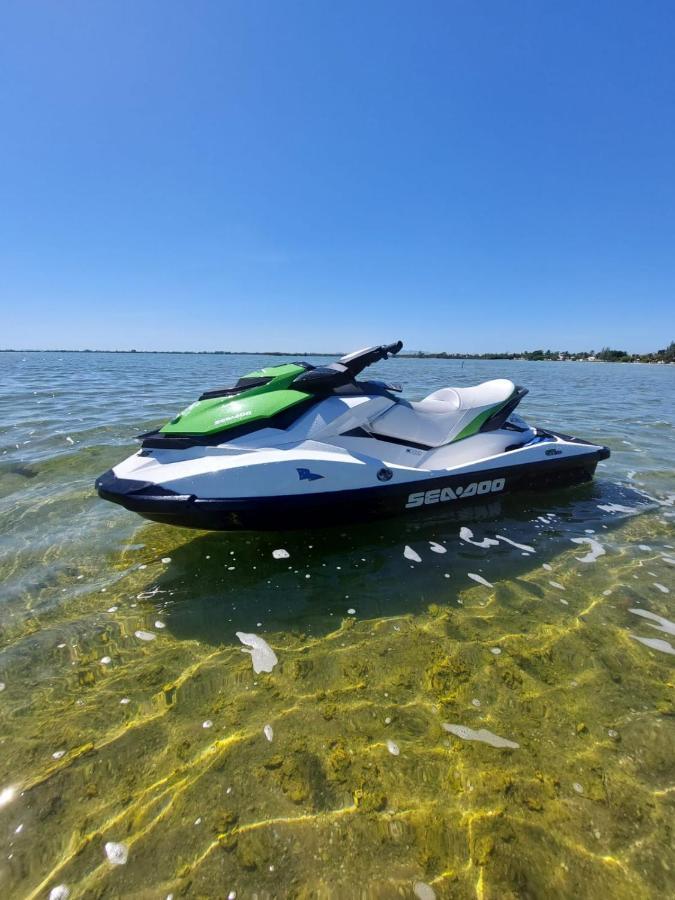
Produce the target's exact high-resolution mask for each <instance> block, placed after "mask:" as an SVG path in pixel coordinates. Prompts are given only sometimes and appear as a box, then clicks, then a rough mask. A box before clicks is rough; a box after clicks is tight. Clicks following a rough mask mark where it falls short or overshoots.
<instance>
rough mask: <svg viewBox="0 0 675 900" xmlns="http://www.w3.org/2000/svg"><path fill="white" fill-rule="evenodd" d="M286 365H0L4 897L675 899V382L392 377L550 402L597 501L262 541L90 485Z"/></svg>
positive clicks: (26, 358) (654, 374) (421, 364)
mask: <svg viewBox="0 0 675 900" xmlns="http://www.w3.org/2000/svg"><path fill="white" fill-rule="evenodd" d="M283 361H285V360H280V359H278V358H276V359H269V360H268V359H265V358H261V357H242V356H235V357H229V356H213V355H208V356H188V355H151V354H141V353H138V354H133V355H132V354H124V355H112V354H97V353H91V354H55V353H49V354H41V353H0V413H1V416H0V686H2V689H1V690H0V749H1V752H0V842H1V843H0V895H1V896H3V897H48V896H49V892H50V890H51V889H52V888H54V887H56V886H57V885H61V884H64V885H67V886H68V888H69V889H70V891H71V897H86V898H94V897H96V898H105V897H122V896H123V897H139V898H155V897H157V898H164V897H167V896H168V895H169V894H173V895H174V897H180V896H185V897H218V898H222V897H226V896H228V893H229V892H231V891H234V892H236V896H237V897H238V898H246V897H256V896H257V897H258V898H267V897H298V898H305V897H307V898H309V897H319V898H333V897H336V898H350V897H376V898H388V897H393V896H401V897H414V896H415V894H414V890H415V886H416V885H417V891H418V892H421V894H422V895H423V894H424V890H425V888H424V887H423V885H429V886H430V887H431V889H433V891H434V892H435V895H436V896H437V897H453V898H455V897H458V898H463V897H476V896H477V897H482V898H495V900H497V898H507V897H542V896H546V897H570V896H576V897H597V896H612V897H618V898H621V897H630V898H636V897H638V898H639V897H653V896H668V895H672V894H673V893H674V892H675V860H674V859H673V852H672V823H673V821H674V817H673V797H674V789H673V776H674V771H673V770H674V768H675V766H674V764H673V746H675V728H674V727H673V696H674V694H673V665H674V662H675V655H673V654H675V635H674V633H673V632H674V631H675V626H673V625H672V622H673V620H675V611H674V610H673V596H674V594H675V579H674V578H673V573H674V571H675V534H674V530H673V522H674V521H675V518H674V513H675V508H674V506H673V502H674V499H675V493H674V492H675V478H674V475H675V451H674V450H673V437H674V434H675V432H674V423H675V410H674V401H673V398H674V397H675V367H672V366H648V365H621V364H616V365H611V364H604V365H603V364H590V363H526V362H522V363H518V362H503V363H501V362H500V363H497V362H494V363H492V362H481V361H466V362H465V363H464V364H462V363H461V362H459V361H447V362H445V361H440V360H390V361H389V362H387V363H383V364H382V365H380V366H378V367H377V369H374V370H373V374H374V375H375V376H380V377H384V378H388V379H389V380H395V381H401V382H403V383H404V386H405V391H406V395H407V396H409V397H411V398H419V397H421V396H424V394H425V393H428V392H429V391H431V390H433V389H436V388H437V387H439V386H443V385H446V384H455V385H468V384H472V383H476V382H477V381H481V380H484V379H487V378H493V377H500V376H506V377H509V378H512V379H513V380H514V381H515V382H517V383H519V384H523V385H525V386H527V387H529V388H530V391H531V393H530V394H529V395H528V396H527V398H526V399H525V401H524V402H523V404H522V406H521V410H520V411H521V413H522V415H523V416H524V417H525V418H526V419H527V420H529V421H531V422H533V423H534V424H539V425H544V426H553V427H557V428H559V429H560V430H563V431H569V432H570V433H573V434H578V435H579V436H581V437H584V438H587V439H590V440H593V441H595V442H598V443H605V444H608V445H609V446H610V448H611V450H612V456H611V458H610V459H609V460H607V461H606V462H605V463H601V464H600V467H599V468H598V471H597V477H596V480H595V481H594V482H593V483H592V484H587V485H582V486H579V487H576V488H571V489H567V490H560V491H556V492H548V493H541V494H530V495H522V496H520V497H514V498H505V499H503V500H501V501H497V502H495V503H491V504H489V505H487V506H484V507H475V508H472V509H469V508H465V509H460V510H459V511H451V510H448V511H443V512H442V514H441V515H439V516H438V517H437V518H427V519H419V518H410V519H405V518H401V519H395V520H389V521H386V522H381V523H375V524H370V525H368V526H365V525H355V526H352V527H341V528H333V529H330V528H328V529H325V530H316V531H313V532H311V533H308V532H293V533H290V534H262V535H258V534H252V533H240V534H209V533H205V532H193V531H188V530H182V529H172V528H168V527H164V526H160V525H157V524H152V523H147V522H144V521H143V520H141V519H140V518H138V517H136V516H134V515H133V514H132V513H129V512H127V511H125V510H123V509H121V508H119V507H115V506H113V505H111V504H108V503H105V502H103V501H100V500H99V499H98V498H97V497H96V496H95V494H94V491H93V480H94V478H95V477H96V476H97V475H98V474H100V473H101V472H103V471H104V470H105V469H107V468H108V467H110V466H111V465H113V464H114V463H115V462H117V461H118V460H120V459H121V458H122V457H124V456H126V455H128V454H129V453H130V452H132V451H133V449H134V447H135V444H134V441H133V440H132V437H133V435H135V434H138V433H139V432H142V431H146V430H149V429H150V428H152V427H155V426H157V425H158V424H160V423H161V422H163V421H165V420H166V419H167V418H169V417H170V416H171V415H172V414H173V413H174V412H176V411H177V410H178V409H180V408H182V407H184V406H185V405H187V403H189V402H190V401H191V400H193V399H194V398H195V397H196V396H197V395H198V394H199V393H200V392H201V391H202V390H204V389H206V388H210V387H216V386H219V385H225V384H228V383H232V382H233V381H234V379H235V378H236V377H237V376H238V375H240V374H244V373H246V372H247V371H250V370H252V369H256V368H259V367H260V366H261V365H264V364H266V363H270V364H276V363H279V362H283ZM467 528H468V529H470V531H471V536H469V534H468V532H467V531H462V534H463V536H464V539H462V538H461V537H460V531H461V529H467ZM485 538H490V539H491V540H492V543H490V544H489V546H486V547H479V546H476V544H478V543H484V542H485ZM506 539H508V540H506ZM470 540H472V541H474V543H471V542H470ZM509 541H510V542H511V543H509ZM591 541H593V542H597V545H599V549H600V550H601V551H603V552H602V553H601V554H600V553H599V550H598V546H597V545H596V544H592V543H590V542H591ZM495 542H496V543H495ZM432 545H433V546H432ZM515 545H520V546H515ZM406 547H409V548H411V549H412V550H413V551H414V552H415V553H416V554H417V555H418V556H419V558H420V560H421V561H420V562H416V561H414V559H410V558H408V557H409V556H410V555H411V554H410V553H408V556H406V555H405V548H406ZM528 548H529V549H528ZM278 549H285V550H286V551H287V552H288V557H287V558H282V559H275V558H274V556H273V551H274V550H278ZM439 550H445V551H446V552H444V553H443V552H437V551H439ZM472 576H478V577H479V579H481V580H482V581H477V580H475V577H472ZM483 582H487V584H485V583H483ZM237 631H241V632H246V633H254V634H257V635H260V636H261V637H263V638H264V639H265V640H266V641H267V642H268V643H269V644H270V645H271V647H272V648H273V649H274V652H275V653H276V655H277V657H278V664H277V665H276V666H275V668H274V669H273V671H272V672H271V673H268V674H267V673H260V674H255V672H254V671H253V666H252V661H251V657H250V656H249V655H247V654H246V653H242V652H241V651H242V644H241V643H240V642H239V640H238V639H237V637H236V632H237ZM137 632H140V633H141V637H138V636H137ZM148 634H150V635H152V639H150V640H147V639H144V638H147V636H148ZM444 725H449V726H452V728H451V729H450V730H448V729H446V728H444ZM205 726H206V727H205ZM266 726H271V731H270V729H269V728H268V729H267V735H271V737H272V740H271V741H270V740H269V739H268V736H267V735H266V734H265V728H266ZM456 726H459V727H456ZM486 733H488V734H487V736H486ZM476 734H477V735H478V737H479V738H481V737H482V739H479V740H475V739H468V738H470V737H475V736H476ZM495 738H497V739H503V741H502V743H503V742H506V743H507V746H494V745H493V744H494V743H495V742H496V743H497V744H500V741H499V740H496V741H495ZM486 740H487V741H488V742H486ZM512 745H517V746H512ZM397 751H398V752H397ZM108 843H120V844H124V845H125V847H126V849H127V851H128V857H127V861H126V863H125V864H124V865H113V864H111V862H109V860H108V858H107V856H106V851H105V845H106V844H108ZM420 885H422V886H420ZM429 896H431V895H429Z"/></svg>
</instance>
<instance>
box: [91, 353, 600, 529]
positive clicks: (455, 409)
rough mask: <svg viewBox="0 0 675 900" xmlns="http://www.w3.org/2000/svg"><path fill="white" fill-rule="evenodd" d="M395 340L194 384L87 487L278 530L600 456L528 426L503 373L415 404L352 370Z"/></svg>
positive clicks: (190, 516)
mask: <svg viewBox="0 0 675 900" xmlns="http://www.w3.org/2000/svg"><path fill="white" fill-rule="evenodd" d="M402 346H403V344H402V343H401V341H398V342H397V343H395V344H388V345H382V346H379V347H368V348H367V349H365V350H359V351H357V352H356V353H350V354H348V355H347V356H343V357H342V358H341V359H340V360H338V361H337V362H334V363H331V364H330V365H321V366H313V365H310V364H309V363H306V362H296V363H291V364H287V365H280V366H272V367H270V368H264V369H260V370H259V371H257V372H251V373H250V374H249V375H246V376H244V377H243V378H240V379H239V381H238V382H237V383H236V385H235V386H234V387H227V388H219V389H215V390H209V391H206V393H204V394H202V395H201V397H200V398H199V400H197V401H196V402H195V403H192V404H191V405H190V406H188V408H187V409H185V410H184V411H183V412H181V413H180V414H179V415H177V416H176V417H175V418H174V419H172V420H171V421H170V422H169V423H167V424H166V425H164V426H163V427H162V428H160V429H159V430H157V431H151V432H149V433H147V434H144V435H141V436H140V437H141V440H142V445H141V448H140V450H139V451H138V452H137V453H135V454H134V455H133V456H130V457H129V458H128V459H126V460H125V461H124V462H121V463H119V465H117V466H115V467H114V468H112V469H110V470H109V471H107V472H106V473H105V474H104V475H101V477H100V478H99V479H98V480H97V481H96V488H97V490H98V493H99V494H100V496H101V497H103V498H105V499H106V500H112V501H113V502H114V503H119V504H121V505H122V506H124V507H126V508H127V509H130V510H133V511H134V512H137V513H139V514H140V515H142V516H144V517H145V518H147V519H153V520H155V521H158V522H164V523H167V524H173V525H183V526H189V527H194V528H206V529H220V530H231V529H241V528H244V529H274V530H283V529H286V528H292V527H302V526H307V525H310V524H311V525H316V524H332V523H335V522H338V521H345V520H362V519H366V518H375V517H381V516H387V515H396V514H410V513H414V512H420V511H438V510H439V508H442V507H444V506H445V505H451V506H453V507H456V506H457V505H460V504H462V505H463V504H466V503H469V502H471V501H473V500H483V499H495V498H496V497H498V496H501V495H504V494H507V493H511V492H512V491H518V490H523V489H539V488H543V487H549V486H553V485H567V484H573V483H577V482H581V481H587V480H590V479H591V478H592V476H593V473H594V471H595V467H596V465H597V463H598V461H599V460H601V459H606V458H607V457H608V456H609V450H608V449H607V448H606V447H602V446H597V445H595V444H590V443H588V442H587V441H582V440H580V439H579V438H574V437H569V436H567V435H563V434H558V433H556V432H553V431H548V430H545V429H542V428H534V427H531V426H530V425H527V424H526V423H525V422H524V421H523V420H522V419H520V418H519V417H518V416H517V415H516V414H515V412H514V410H515V408H516V407H517V406H518V404H519V403H520V401H521V400H522V399H523V397H524V396H525V394H526V393H527V390H526V389H525V388H522V387H518V386H516V385H514V384H513V382H511V381H509V380H508V379H506V378H498V379H496V380H493V381H485V382H483V384H478V385H476V386H474V387H446V388H441V389H440V390H437V391H434V392H433V393H431V394H429V396H428V397H425V398H424V399H423V400H420V401H417V402H412V401H408V400H404V399H402V398H401V397H400V396H398V394H399V393H400V390H401V388H400V386H399V385H394V384H385V383H384V382H381V381H365V380H364V381H358V380H357V376H358V375H360V373H361V372H363V370H364V369H365V368H366V367H367V366H370V365H372V364H373V363H376V362H379V361H380V360H384V359H387V358H388V357H389V356H391V355H393V354H396V353H398V352H399V351H400V350H401V348H402Z"/></svg>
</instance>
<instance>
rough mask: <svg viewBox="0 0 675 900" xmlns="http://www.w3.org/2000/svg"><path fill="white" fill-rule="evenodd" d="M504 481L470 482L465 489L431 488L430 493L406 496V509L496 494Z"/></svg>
mask: <svg viewBox="0 0 675 900" xmlns="http://www.w3.org/2000/svg"><path fill="white" fill-rule="evenodd" d="M505 484H506V479H504V478H494V479H492V480H491V481H472V482H471V484H467V485H466V486H465V487H462V486H461V485H458V486H457V487H456V488H454V489H453V488H451V487H444V488H433V490H430V491H418V492H417V493H415V494H409V495H408V502H407V503H406V505H405V508H406V509H414V508H415V507H416V506H427V505H428V504H430V503H447V502H448V500H466V499H467V498H468V497H475V496H476V495H479V496H480V495H482V494H496V493H498V492H499V491H503V490H504V485H505Z"/></svg>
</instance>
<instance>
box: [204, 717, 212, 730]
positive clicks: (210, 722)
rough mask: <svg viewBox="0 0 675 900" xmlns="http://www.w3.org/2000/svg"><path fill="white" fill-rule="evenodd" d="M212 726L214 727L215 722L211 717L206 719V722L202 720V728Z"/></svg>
mask: <svg viewBox="0 0 675 900" xmlns="http://www.w3.org/2000/svg"><path fill="white" fill-rule="evenodd" d="M212 727H213V722H212V721H211V719H206V720H205V721H204V722H202V728H212Z"/></svg>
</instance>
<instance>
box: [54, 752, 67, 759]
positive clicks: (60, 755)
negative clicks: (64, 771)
mask: <svg viewBox="0 0 675 900" xmlns="http://www.w3.org/2000/svg"><path fill="white" fill-rule="evenodd" d="M65 755H66V751H65V750H56V751H55V752H54V753H52V759H61V757H62V756H65Z"/></svg>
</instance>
